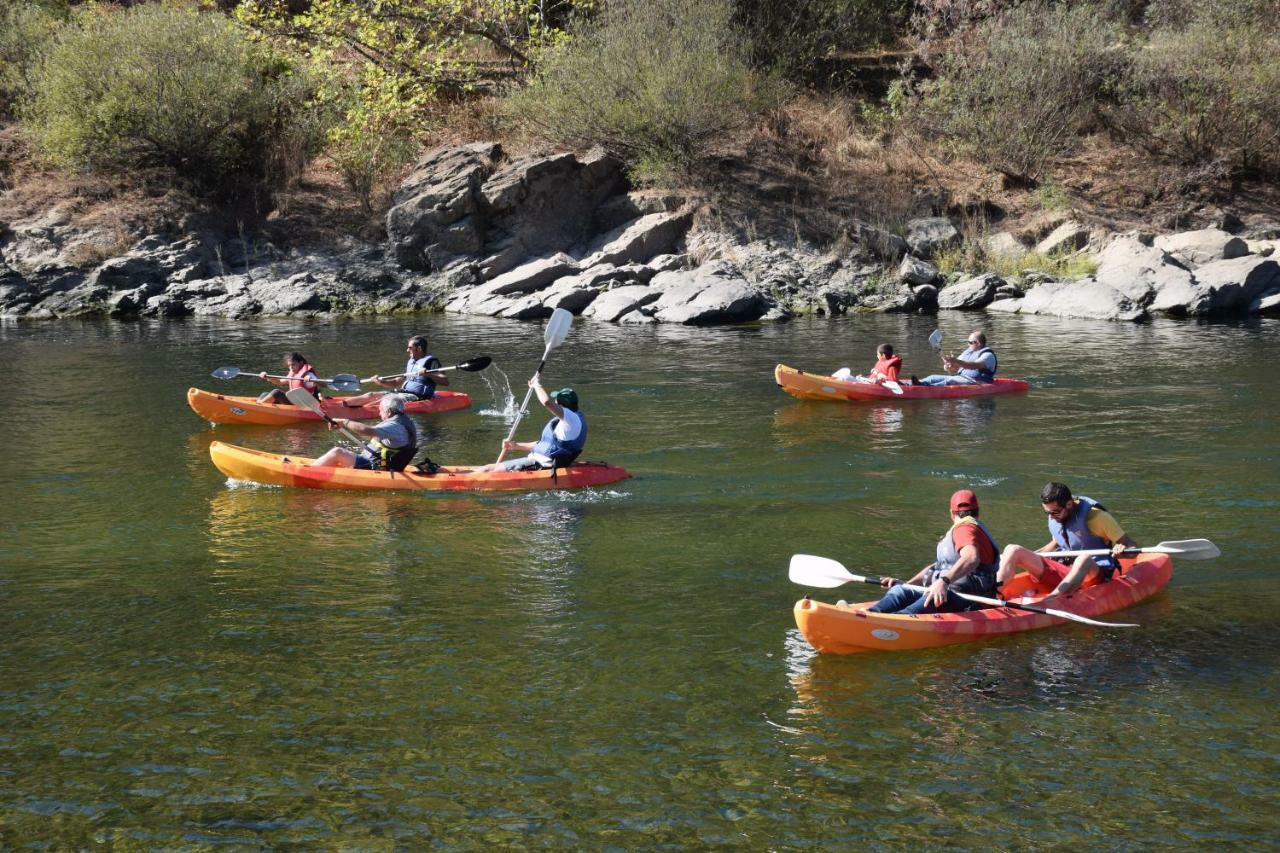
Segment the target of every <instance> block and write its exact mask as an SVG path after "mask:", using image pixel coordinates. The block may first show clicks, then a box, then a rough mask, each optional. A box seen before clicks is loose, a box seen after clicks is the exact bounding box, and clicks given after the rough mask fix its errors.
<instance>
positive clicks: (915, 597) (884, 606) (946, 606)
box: [867, 584, 970, 616]
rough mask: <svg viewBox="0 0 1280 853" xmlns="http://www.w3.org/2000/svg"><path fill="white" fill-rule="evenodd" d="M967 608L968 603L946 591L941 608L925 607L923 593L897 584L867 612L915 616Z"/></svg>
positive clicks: (955, 611) (954, 611) (956, 611)
mask: <svg viewBox="0 0 1280 853" xmlns="http://www.w3.org/2000/svg"><path fill="white" fill-rule="evenodd" d="M969 606H970V605H969V602H967V601H965V600H964V599H963V598H960V597H959V596H957V595H954V594H953V593H952V592H951V590H947V600H946V601H944V602H943V603H942V606H941V607H925V606H924V593H923V592H916V591H915V590H914V589H907V587H905V586H904V585H902V584H898V585H897V586H895V587H893V588H892V589H890V590H889V591H888V592H886V593H885V594H884V598H882V599H880V600H879V601H877V602H876V603H875V604H873V605H871V606H870V607H868V608H867V612H869V613H901V614H903V615H905V616H915V615H917V614H920V613H958V612H959V611H961V610H967V609H968V608H969Z"/></svg>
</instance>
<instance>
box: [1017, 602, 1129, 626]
mask: <svg viewBox="0 0 1280 853" xmlns="http://www.w3.org/2000/svg"><path fill="white" fill-rule="evenodd" d="M1040 609H1041V610H1043V611H1044V612H1045V613H1047V614H1049V615H1050V616H1056V617H1058V618H1059V619H1066V620H1068V621H1071V622H1079V623H1080V624H1082V625H1093V626H1094V627H1095V628H1141V627H1142V626H1141V625H1139V624H1137V623H1136V622H1099V621H1098V620H1097V619H1090V618H1089V617H1088V616H1081V615H1079V614H1078V613H1071V612H1069V611H1067V610H1054V609H1053V608H1052V607H1042V608H1040Z"/></svg>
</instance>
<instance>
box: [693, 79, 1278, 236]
mask: <svg viewBox="0 0 1280 853" xmlns="http://www.w3.org/2000/svg"><path fill="white" fill-rule="evenodd" d="M701 177H702V178H703V179H705V186H706V187H707V188H708V191H709V192H710V194H711V196H712V197H713V199H714V202H715V205H716V207H717V208H718V216H719V217H720V219H721V220H724V221H728V222H730V223H734V222H738V223H742V224H743V226H744V227H750V228H754V229H756V230H758V231H766V232H767V231H773V232H780V233H799V232H801V231H803V232H805V234H806V236H807V237H809V238H810V239H811V240H812V241H814V242H816V243H817V244H819V245H822V244H823V243H829V244H834V243H837V242H838V241H839V239H840V233H841V230H842V228H843V226H844V221H845V220H848V219H858V220H860V221H863V222H868V223H872V224H876V225H879V226H881V227H884V228H887V229H888V230H898V229H900V227H901V226H902V224H903V223H905V221H906V220H908V219H910V218H913V217H917V216H924V215H930V214H934V215H946V216H949V217H950V218H951V219H952V220H953V221H954V222H956V223H957V225H958V226H959V227H960V229H961V231H962V233H965V234H966V235H968V236H969V237H970V238H972V239H974V240H978V239H981V237H983V236H985V235H986V234H988V233H993V232H995V231H1010V232H1013V233H1014V234H1016V235H1018V236H1019V237H1020V238H1021V239H1023V240H1024V241H1027V240H1034V239H1038V238H1039V237H1042V236H1044V234H1045V233H1047V231H1048V230H1050V229H1051V228H1052V227H1053V225H1056V224H1057V222H1058V221H1060V220H1061V218H1062V215H1064V214H1065V215H1069V216H1070V217H1071V218H1073V219H1076V220H1078V221H1081V222H1083V223H1085V224H1087V225H1096V226H1099V227H1102V228H1106V229H1109V230H1127V229H1142V230H1147V231H1170V230H1177V229H1187V228H1195V227H1205V226H1208V225H1211V224H1214V223H1215V222H1217V221H1220V220H1221V218H1222V215H1223V213H1224V212H1226V211H1230V212H1232V213H1234V214H1235V215H1237V216H1239V217H1240V218H1241V219H1243V220H1244V221H1245V222H1246V223H1248V222H1250V221H1251V220H1264V219H1270V220H1273V221H1274V220H1277V219H1280V187H1277V186H1275V185H1271V184H1267V183H1264V182H1254V183H1249V184H1240V183H1231V182H1229V181H1227V180H1225V179H1224V178H1222V177H1221V175H1218V174H1215V173H1214V172H1213V171H1211V170H1203V169H1201V170H1190V169H1186V168H1180V167H1177V166H1175V165H1171V164H1167V163H1159V162H1156V161H1154V160H1153V159H1152V158H1151V157H1149V156H1147V155H1145V154H1144V153H1142V152H1139V151H1135V150H1133V149H1131V148H1128V147H1125V146H1121V145H1117V144H1115V143H1114V142H1112V141H1111V140H1109V139H1108V138H1107V137H1106V136H1103V135H1099V136H1095V137H1093V138H1091V139H1089V140H1086V142H1085V145H1084V146H1083V149H1082V151H1081V153H1080V154H1078V155H1077V156H1075V157H1073V158H1071V159H1069V160H1066V161H1063V162H1061V163H1059V164H1058V166H1057V168H1056V169H1055V170H1054V171H1053V173H1052V175H1051V176H1050V177H1049V178H1047V179H1046V180H1044V181H1042V182H1041V183H1040V184H1039V185H1038V186H1035V187H1025V186H1016V185H1010V184H1009V182H1008V181H1007V180H1006V179H1005V178H1004V177H1003V176H1002V175H1000V174H999V173H997V172H994V171H992V170H991V169H988V168H986V167H984V166H982V165H980V164H978V163H975V162H973V161H971V160H966V159H964V158H957V157H953V156H950V155H949V154H948V152H947V151H946V150H945V146H943V145H941V144H939V143H936V142H933V141H930V140H922V139H913V138H910V137H907V136H903V135H897V136H894V135H891V134H889V133H887V132H885V131H884V130H883V129H882V127H881V126H880V125H879V124H878V123H877V121H876V120H875V116H874V115H871V116H868V115H866V114H865V113H864V110H863V108H862V105H861V104H860V103H859V102H856V101H851V100H841V99H829V98H824V99H816V98H811V97H800V98H796V99H795V100H793V101H792V102H790V103H789V104H788V105H787V106H786V107H785V108H783V109H781V110H779V111H777V112H776V113H774V114H772V115H770V116H768V117H767V118H766V119H764V120H763V121H761V122H760V123H759V124H758V125H757V127H756V128H755V129H754V130H753V132H752V133H751V134H749V135H747V136H744V137H743V138H742V139H741V140H736V141H734V142H733V143H732V144H729V145H726V146H724V148H723V149H722V150H721V151H720V152H719V156H718V157H717V158H716V161H715V167H714V168H713V169H711V170H709V171H708V172H707V173H706V174H705V175H704V176H701ZM770 220H772V221H770Z"/></svg>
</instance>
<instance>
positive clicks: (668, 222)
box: [582, 211, 692, 268]
mask: <svg viewBox="0 0 1280 853" xmlns="http://www.w3.org/2000/svg"><path fill="white" fill-rule="evenodd" d="M691 220H692V212H691V211H684V212H676V213H651V214H649V215H647V216H642V217H640V218H639V219H637V220H635V221H633V222H629V223H627V224H626V225H622V226H619V227H618V228H615V229H614V230H613V231H610V232H608V233H607V234H603V235H601V236H599V237H597V238H596V239H595V241H594V242H593V243H592V244H591V245H590V246H589V247H588V248H587V251H586V253H585V255H584V256H583V258H582V266H583V267H584V268H585V267H593V266H597V265H599V264H618V265H621V264H629V263H644V262H645V261H647V260H649V259H650V258H653V257H656V256H658V255H664V254H667V253H669V252H670V251H671V250H672V249H673V248H674V247H675V245H676V243H677V242H679V240H680V238H681V237H683V236H684V234H685V232H686V231H688V230H689V223H690V221H691Z"/></svg>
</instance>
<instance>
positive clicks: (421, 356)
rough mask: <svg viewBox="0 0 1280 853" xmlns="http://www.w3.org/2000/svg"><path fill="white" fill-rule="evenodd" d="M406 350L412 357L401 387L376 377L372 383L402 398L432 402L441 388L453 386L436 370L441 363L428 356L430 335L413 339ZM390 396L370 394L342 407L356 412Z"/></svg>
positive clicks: (407, 365)
mask: <svg viewBox="0 0 1280 853" xmlns="http://www.w3.org/2000/svg"><path fill="white" fill-rule="evenodd" d="M405 350H406V351H407V352H408V354H409V360H408V362H407V363H406V364H405V367H404V376H403V378H401V379H400V381H399V383H397V382H395V381H394V380H390V379H383V378H382V377H381V376H374V377H373V378H372V379H371V380H370V381H371V382H373V383H374V384H376V385H381V386H382V387H383V388H394V389H395V392H396V393H397V394H399V395H400V396H402V397H409V398H411V399H413V400H430V399H431V398H432V397H434V396H435V393H436V386H437V385H448V384H449V377H448V376H446V375H445V374H443V373H440V372H439V371H438V370H437V369H436V368H438V367H440V359H438V358H436V357H435V356H434V355H431V354H430V353H428V352H427V336H426V335H414V336H413V337H412V338H409V344H408V346H406V347H405ZM386 393H387V392H386V391H369V392H367V393H365V394H361V395H359V396H357V397H347V398H346V399H344V400H343V401H342V405H344V406H346V407H347V408H349V409H355V408H358V407H360V406H363V405H365V404H367V403H372V402H374V401H375V400H377V399H378V398H380V397H382V395H384V394H386Z"/></svg>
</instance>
